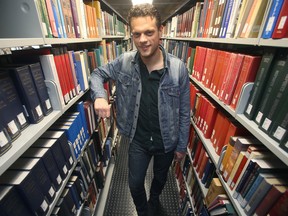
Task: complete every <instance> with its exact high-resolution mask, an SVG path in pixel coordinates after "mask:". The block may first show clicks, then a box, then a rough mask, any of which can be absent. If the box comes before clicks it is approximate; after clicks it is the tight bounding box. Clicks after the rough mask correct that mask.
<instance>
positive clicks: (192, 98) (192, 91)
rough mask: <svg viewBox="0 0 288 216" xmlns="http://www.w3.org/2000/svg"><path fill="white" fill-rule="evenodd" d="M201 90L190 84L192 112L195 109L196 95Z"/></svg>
mask: <svg viewBox="0 0 288 216" xmlns="http://www.w3.org/2000/svg"><path fill="white" fill-rule="evenodd" d="M199 92H200V90H199V89H198V88H197V87H196V86H195V85H193V84H192V83H191V82H190V102H191V103H190V105H191V110H194V109H195V104H196V94H197V93H199Z"/></svg>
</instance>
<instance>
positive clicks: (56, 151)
mask: <svg viewBox="0 0 288 216" xmlns="http://www.w3.org/2000/svg"><path fill="white" fill-rule="evenodd" d="M32 148H48V149H49V151H51V152H52V155H53V157H54V160H55V161H56V165H57V167H58V170H59V172H60V175H61V177H62V179H65V178H66V176H67V175H68V168H67V163H66V161H65V159H64V157H63V154H62V150H61V147H60V146H59V144H58V143H57V142H56V140H55V139H38V140H36V141H35V142H34V143H33V145H32Z"/></svg>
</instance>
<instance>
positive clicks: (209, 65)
mask: <svg viewBox="0 0 288 216" xmlns="http://www.w3.org/2000/svg"><path fill="white" fill-rule="evenodd" d="M218 53H219V51H218V50H216V49H213V50H212V53H211V57H206V58H207V59H208V62H207V65H205V66H204V71H205V70H206V74H205V80H203V81H202V83H203V84H204V86H205V87H206V88H210V85H211V79H212V77H213V73H214V69H215V65H216V61H217V56H218ZM205 63H206V62H205ZM206 67H207V69H206Z"/></svg>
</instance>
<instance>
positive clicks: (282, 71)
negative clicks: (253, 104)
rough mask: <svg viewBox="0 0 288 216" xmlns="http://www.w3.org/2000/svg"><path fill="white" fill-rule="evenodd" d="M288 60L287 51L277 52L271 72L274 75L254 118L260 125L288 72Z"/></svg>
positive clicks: (270, 77) (270, 78)
mask: <svg viewBox="0 0 288 216" xmlns="http://www.w3.org/2000/svg"><path fill="white" fill-rule="evenodd" d="M287 61H288V53H287V52H285V51H283V52H278V53H277V56H276V57H275V63H273V67H272V69H271V72H270V73H271V75H272V76H271V75H270V76H269V80H268V83H267V84H266V88H265V91H264V93H263V96H262V99H261V103H260V105H259V107H258V109H257V111H256V114H255V119H253V120H254V121H255V123H256V124H258V125H259V124H260V123H262V121H263V116H264V115H265V114H267V113H265V112H268V111H269V109H270V106H272V105H273V104H271V103H272V101H273V100H274V99H275V96H276V94H277V93H278V91H279V88H280V87H281V83H283V79H284V77H285V76H286V74H287V66H288V64H287ZM284 84H285V82H284ZM267 110H268V111H267Z"/></svg>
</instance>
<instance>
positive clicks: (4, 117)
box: [0, 71, 28, 140]
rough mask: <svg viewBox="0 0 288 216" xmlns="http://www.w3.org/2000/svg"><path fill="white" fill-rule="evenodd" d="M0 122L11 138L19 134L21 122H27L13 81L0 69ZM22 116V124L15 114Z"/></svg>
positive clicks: (13, 138)
mask: <svg viewBox="0 0 288 216" xmlns="http://www.w3.org/2000/svg"><path fill="white" fill-rule="evenodd" d="M0 86H1V88H0V104H1V106H0V122H1V124H2V125H3V127H4V128H5V131H7V132H8V133H9V136H10V137H11V138H12V140H15V139H16V138H17V137H19V135H20V134H21V128H22V125H23V124H25V123H26V124H28V122H27V120H26V117H25V115H24V110H23V107H22V104H21V101H20V98H19V95H18V93H17V90H16V88H15V86H14V83H13V81H12V79H11V77H10V76H9V73H8V72H1V71H0ZM18 115H19V116H20V115H21V116H22V118H20V120H21V119H23V124H20V122H21V121H19V119H18V117H17V116H18Z"/></svg>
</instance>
